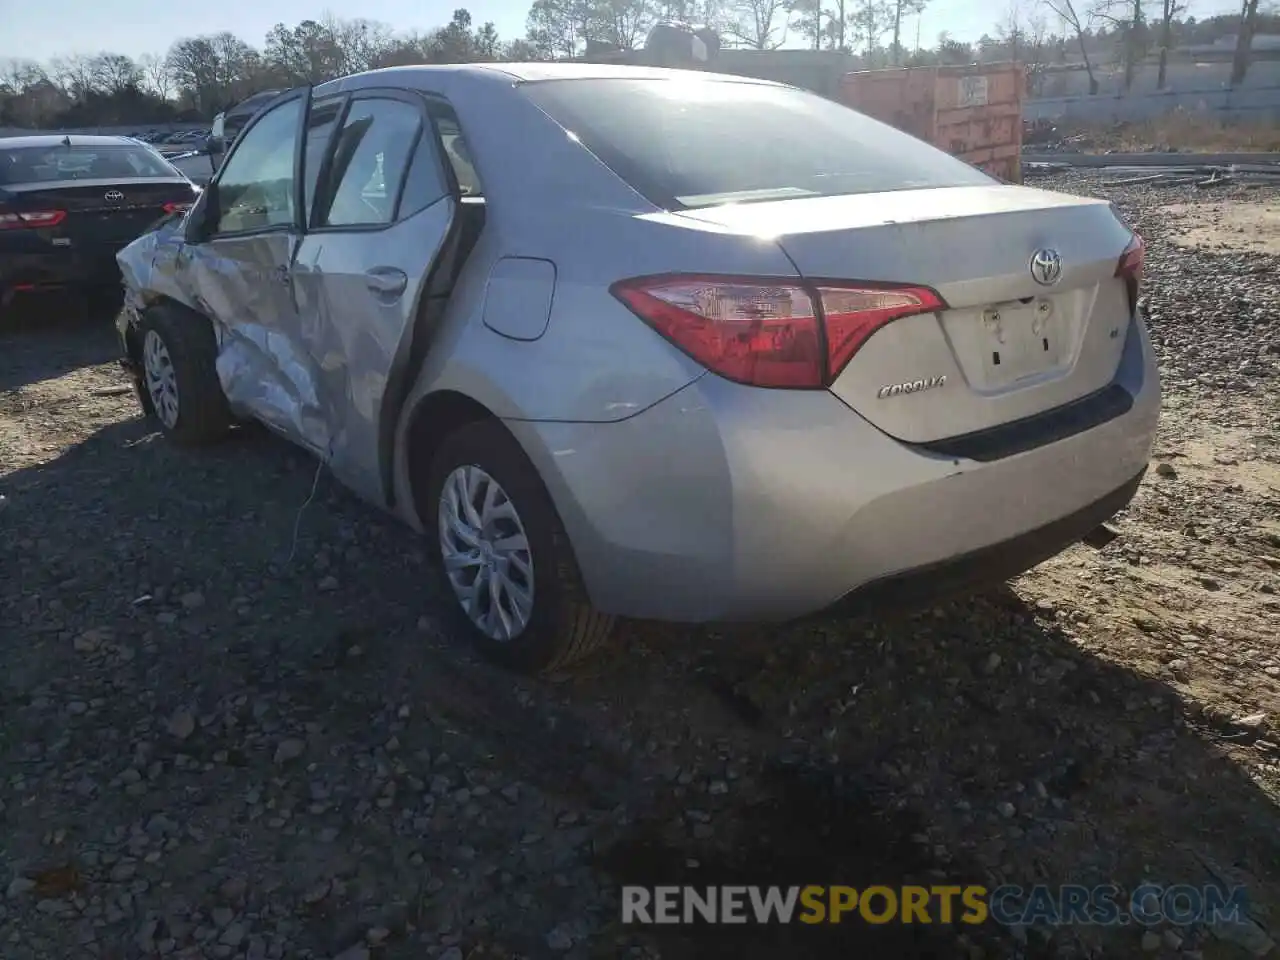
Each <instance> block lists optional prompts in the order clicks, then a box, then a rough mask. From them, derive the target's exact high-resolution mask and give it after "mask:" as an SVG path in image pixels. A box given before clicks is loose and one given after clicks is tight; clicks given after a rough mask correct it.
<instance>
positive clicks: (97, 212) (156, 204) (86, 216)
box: [4, 177, 197, 246]
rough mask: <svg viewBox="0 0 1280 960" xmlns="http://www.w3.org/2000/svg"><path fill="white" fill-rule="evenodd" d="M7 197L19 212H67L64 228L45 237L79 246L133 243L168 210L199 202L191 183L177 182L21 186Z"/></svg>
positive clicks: (8, 189)
mask: <svg viewBox="0 0 1280 960" xmlns="http://www.w3.org/2000/svg"><path fill="white" fill-rule="evenodd" d="M4 191H5V194H6V196H7V198H8V202H7V206H8V207H9V208H11V209H13V210H15V211H18V212H21V211H28V210H63V211H65V212H66V214H67V215H66V218H65V219H64V220H63V221H62V222H61V223H59V224H57V225H56V226H53V227H48V228H42V232H44V233H46V234H47V235H48V236H49V238H50V239H64V240H68V241H70V242H71V243H73V244H75V245H77V246H79V245H85V244H99V243H101V244H115V245H122V244H126V243H129V242H130V241H131V240H133V239H134V238H135V237H137V236H138V235H139V234H140V233H142V231H143V230H145V229H146V228H147V227H148V226H150V225H151V224H152V223H153V222H155V221H156V220H157V219H158V218H159V217H161V216H163V215H164V212H165V210H164V207H165V204H167V203H193V202H194V201H195V199H196V196H197V194H196V192H195V190H194V188H193V187H192V185H191V184H190V182H188V181H186V180H183V179H181V178H178V177H174V178H171V179H168V178H166V179H158V178H155V177H138V178H136V179H124V180H59V181H54V182H47V183H44V182H42V183H29V184H21V183H20V184H9V185H6V186H5V187H4Z"/></svg>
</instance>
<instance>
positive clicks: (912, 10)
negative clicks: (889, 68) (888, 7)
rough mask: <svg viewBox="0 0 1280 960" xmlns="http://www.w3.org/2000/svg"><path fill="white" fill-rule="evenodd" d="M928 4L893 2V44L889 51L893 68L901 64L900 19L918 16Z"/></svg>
mask: <svg viewBox="0 0 1280 960" xmlns="http://www.w3.org/2000/svg"><path fill="white" fill-rule="evenodd" d="M928 2H929V0H893V44H892V47H891V48H890V49H891V50H892V52H893V64H894V66H897V65H898V64H900V63H901V62H902V18H903V17H912V16H915V17H918V16H920V15H921V14H922V13H924V8H925V5H926V4H927V3H928Z"/></svg>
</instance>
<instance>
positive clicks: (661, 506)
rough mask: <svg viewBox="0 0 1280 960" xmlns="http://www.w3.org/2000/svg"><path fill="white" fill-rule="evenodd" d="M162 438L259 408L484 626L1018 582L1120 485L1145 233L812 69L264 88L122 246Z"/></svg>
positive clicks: (525, 653) (1142, 351)
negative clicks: (972, 154) (143, 230)
mask: <svg viewBox="0 0 1280 960" xmlns="http://www.w3.org/2000/svg"><path fill="white" fill-rule="evenodd" d="M119 262H120V264H121V267H122V270H123V273H124V276H125V279H126V288H127V296H126V307H125V310H124V311H123V312H122V314H121V318H120V323H119V330H120V337H121V345H122V349H123V353H124V360H123V362H124V365H125V367H126V369H128V370H129V371H130V373H131V374H132V376H133V378H134V382H135V385H136V387H137V391H138V396H139V398H140V401H141V403H142V405H143V407H144V409H145V410H146V411H147V413H148V414H150V415H152V416H154V417H155V419H156V420H157V421H158V422H159V424H160V426H161V428H162V429H163V431H164V432H165V433H167V434H168V435H169V436H171V437H172V438H173V439H174V440H178V441H183V442H190V443H206V442H210V441H214V440H217V439H218V438H220V437H222V436H224V435H226V434H227V433H228V432H229V431H230V430H231V429H232V428H233V426H234V424H235V422H236V421H237V420H238V419H252V420H257V421H261V422H262V423H264V424H266V425H267V426H268V427H270V428H272V429H273V430H275V431H276V432H278V433H280V434H281V435H283V436H285V437H287V438H288V439H289V440H291V441H293V442H295V443H297V444H300V445H301V446H303V447H305V448H306V449H308V450H310V451H311V452H312V453H313V454H315V455H316V456H317V457H319V458H320V459H321V460H322V461H323V462H324V463H325V464H327V465H328V467H329V468H330V469H331V470H332V472H333V473H334V475H335V476H336V477H338V479H340V480H341V481H342V482H343V483H345V484H346V485H347V486H349V487H350V488H351V489H352V490H354V491H355V492H357V493H358V494H359V495H360V496H362V497H363V498H365V499H366V500H368V501H370V502H371V503H374V504H376V505H378V506H379V507H382V508H384V509H388V510H391V511H393V512H394V513H396V514H397V515H399V516H400V517H402V518H403V519H404V520H405V521H407V522H408V523H409V524H411V525H412V526H413V527H414V528H415V529H417V530H418V531H420V532H422V533H424V534H427V535H428V537H429V540H430V542H431V544H432V546H433V552H434V553H435V556H436V559H437V560H438V564H437V566H438V570H439V576H440V578H441V583H442V585H443V586H444V588H445V589H446V591H448V595H451V596H453V597H454V598H456V603H454V604H452V609H454V610H455V611H456V612H457V614H458V615H459V617H460V622H461V623H462V624H464V625H465V628H466V629H467V630H469V631H470V633H471V635H472V637H473V638H474V639H475V641H476V643H477V644H478V645H479V647H480V649H481V650H482V651H483V652H484V653H485V654H487V655H488V656H490V657H492V658H494V659H495V660H497V661H499V662H501V663H504V664H507V665H510V666H512V667H515V668H518V669H522V670H531V671H532V670H542V669H548V668H553V667H556V666H559V665H562V664H565V663H568V662H569V661H571V660H573V659H575V658H577V657H579V656H581V655H582V654H584V653H586V652H587V651H588V650H590V649H592V648H593V647H595V646H596V645H598V644H599V643H600V642H601V641H602V640H604V638H605V637H606V636H607V635H608V633H609V631H610V628H611V625H612V623H613V621H614V618H615V617H617V616H628V617H637V618H648V619H662V620H670V621H679V622H694V623H698V622H708V621H724V620H757V621H758V620H787V619H792V618H795V617H798V616H802V615H804V614H807V613H810V612H814V611H818V610H822V609H825V608H828V607H831V606H832V605H835V604H837V603H838V604H840V605H841V606H842V607H843V608H844V609H857V608H860V607H863V606H865V605H866V604H870V603H874V604H880V603H883V602H885V601H889V600H892V601H894V602H902V601H908V602H918V601H927V600H930V599H932V598H934V597H935V596H937V595H938V594H939V593H940V592H943V591H949V590H954V589H956V588H957V587H967V586H970V585H972V584H975V583H987V582H991V581H997V580H999V579H1002V578H1005V577H1008V576H1012V575H1015V574H1017V573H1020V572H1022V571H1023V570H1025V569H1027V568H1028V567H1030V566H1032V565H1034V564H1036V563H1038V562H1040V561H1041V560H1043V559H1045V558H1047V557H1049V556H1051V555H1053V554H1054V553H1056V552H1058V551H1060V550H1062V549H1063V548H1065V547H1066V546H1068V545H1069V544H1071V543H1073V542H1075V541H1077V540H1079V539H1081V538H1082V537H1084V536H1086V535H1088V534H1089V533H1091V532H1092V531H1093V530H1095V529H1096V527H1097V526H1098V525H1099V524H1101V523H1102V522H1103V521H1105V520H1107V519H1108V518H1109V517H1110V516H1111V515H1112V514H1114V513H1115V512H1116V511H1117V510H1119V509H1121V508H1122V507H1124V506H1125V505H1126V504H1127V503H1128V501H1129V499H1130V498H1131V497H1132V496H1133V493H1134V491H1135V489H1136V488H1137V485H1138V483H1139V481H1140V479H1141V477H1142V475H1143V472H1144V470H1145V468H1146V465H1147V460H1148V456H1149V453H1150V449H1151V443H1152V438H1153V436H1154V431H1155V425H1156V415H1157V410H1158V407H1159V383H1158V380H1157V376H1156V367H1155V362H1154V358H1153V354H1152V350H1151V345H1150V343H1149V341H1148V338H1147V334H1146V330H1145V327H1144V324H1143V321H1142V318H1141V315H1140V313H1139V310H1138V293H1139V285H1140V283H1141V277H1142V266H1143V247H1142V241H1141V239H1140V238H1138V237H1137V236H1136V235H1135V234H1134V233H1133V232H1132V231H1131V230H1130V229H1129V228H1128V227H1127V226H1126V225H1125V224H1124V223H1123V222H1122V221H1121V220H1120V219H1119V217H1118V215H1117V214H1116V212H1115V211H1114V209H1113V208H1112V207H1111V206H1110V205H1109V204H1108V203H1106V202H1105V201H1099V200H1092V199H1087V198H1079V197H1071V196H1067V195H1064V194H1058V193H1049V192H1046V191H1041V190H1033V189H1028V188H1024V187H1020V186H1013V185H1008V184H1003V183H1000V182H997V181H996V180H993V179H992V178H990V177H988V176H987V175H985V174H983V173H982V172H980V171H978V170H976V169H974V168H972V167H970V166H968V165H967V164H965V163H962V162H961V161H959V160H956V159H955V158H953V157H950V156H948V155H947V154H945V153H943V152H941V151H939V150H936V149H935V148H933V147H931V146H929V145H927V144H924V143H922V142H920V141H918V140H916V139H914V138H913V137H910V136H908V135H906V134H904V133H901V132H899V131H897V130H894V129H893V128H891V127H888V126H886V125H884V124H881V123H879V122H877V121H874V120H871V119H869V118H867V117H865V116H863V115H861V114H859V113H856V112H854V111H852V110H849V109H847V108H845V107H842V106H840V105H838V104H836V103H834V102H832V101H829V100H826V99H824V98H822V97H819V96H816V95H814V94H810V93H806V92H803V91H800V90H796V89H793V88H790V87H786V86H782V85H779V84H774V83H768V82H765V81H756V80H747V79H744V78H737V77H730V76H724V75H719V74H704V73H694V72H684V71H678V70H663V69H656V68H644V67H627V66H604V65H590V64H471V65H465V66H435V67H403V68H393V69H388V70H379V71H374V72H370V73H365V74H360V75H357V76H352V77H347V78H343V79H340V80H335V81H332V82H329V83H325V84H323V85H320V86H318V87H315V88H314V89H311V88H307V89H300V90H294V91H289V92H286V93H284V94H282V95H280V96H279V97H278V98H277V99H276V100H275V101H273V102H272V103H271V104H269V105H268V106H266V107H265V108H264V109H262V110H261V111H260V112H259V113H258V114H256V115H255V116H254V118H253V119H252V120H251V121H250V122H249V123H248V124H247V125H246V126H245V128H244V129H243V130H242V131H241V132H240V134H239V135H238V137H237V139H236V142H235V143H234V144H233V145H232V147H231V149H230V151H229V153H228V155H227V156H226V159H225V160H224V161H223V163H222V164H221V165H220V166H219V168H218V171H217V173H216V175H215V176H214V177H213V179H212V180H211V182H210V184H209V186H208V188H207V189H206V190H205V191H204V192H203V194H202V195H201V197H200V199H199V201H198V202H197V203H196V204H195V206H194V207H193V208H192V209H191V210H190V211H189V212H188V213H186V214H185V215H183V216H174V217H171V218H169V219H167V220H166V221H165V222H163V223H162V224H161V225H159V227H158V228H157V229H155V230H153V231H151V232H150V233H148V234H146V235H144V236H143V237H141V238H139V239H138V240H137V241H136V242H134V243H133V244H132V245H131V246H130V247H128V248H127V249H126V250H125V251H123V252H122V253H121V254H120V256H119Z"/></svg>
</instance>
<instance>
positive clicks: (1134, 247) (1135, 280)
mask: <svg viewBox="0 0 1280 960" xmlns="http://www.w3.org/2000/svg"><path fill="white" fill-rule="evenodd" d="M1146 250H1147V248H1146V244H1145V243H1143V240H1142V237H1140V236H1138V234H1136V233H1135V234H1134V235H1133V239H1132V240H1130V241H1129V245H1128V246H1127V247H1125V248H1124V253H1122V254H1120V262H1119V263H1117V264H1116V276H1117V277H1120V278H1122V279H1123V280H1124V283H1125V287H1126V288H1127V289H1128V291H1129V309H1130V310H1136V309H1137V307H1138V293H1139V292H1140V291H1141V289H1142V267H1143V262H1144V260H1145V259H1146Z"/></svg>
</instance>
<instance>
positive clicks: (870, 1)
mask: <svg viewBox="0 0 1280 960" xmlns="http://www.w3.org/2000/svg"><path fill="white" fill-rule="evenodd" d="M849 25H850V26H852V27H853V29H854V35H855V36H856V37H858V38H859V39H860V40H861V41H862V49H863V55H864V56H865V57H866V58H867V63H868V65H870V62H871V59H872V57H873V56H874V55H875V51H876V48H878V47H879V46H880V41H881V40H883V39H884V38H885V35H886V34H887V33H888V32H889V31H890V30H892V29H893V8H892V7H890V6H889V3H888V2H887V0H858V6H857V8H856V9H855V10H854V11H853V14H852V15H851V16H850V18H849Z"/></svg>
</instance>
